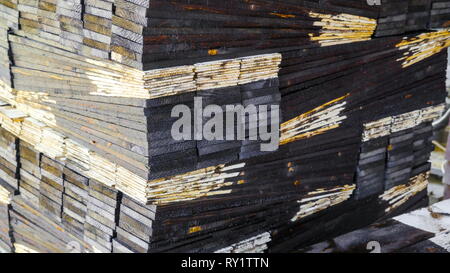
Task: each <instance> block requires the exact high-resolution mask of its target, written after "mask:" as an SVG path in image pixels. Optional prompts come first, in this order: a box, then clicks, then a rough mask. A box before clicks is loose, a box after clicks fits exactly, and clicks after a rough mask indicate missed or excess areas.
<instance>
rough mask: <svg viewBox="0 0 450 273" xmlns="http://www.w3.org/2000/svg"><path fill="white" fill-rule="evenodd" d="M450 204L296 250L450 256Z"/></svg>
mask: <svg viewBox="0 0 450 273" xmlns="http://www.w3.org/2000/svg"><path fill="white" fill-rule="evenodd" d="M449 208H450V202H449V201H448V200H447V201H442V202H439V203H436V204H433V205H432V206H429V207H427V208H422V209H419V210H415V211H412V212H409V213H405V214H402V215H399V216H397V217H395V218H391V219H387V220H383V221H380V222H377V223H374V224H372V225H370V226H368V227H365V228H362V229H358V230H355V231H352V232H349V233H346V234H344V235H340V236H338V237H335V238H332V239H330V240H328V241H326V242H321V243H317V244H314V245H312V246H309V247H307V248H303V249H300V250H298V251H299V252H306V253H343V252H358V253H367V252H371V253H449V252H450V243H449V242H450V241H449V236H450V225H449V224H448V219H449V212H450V211H449Z"/></svg>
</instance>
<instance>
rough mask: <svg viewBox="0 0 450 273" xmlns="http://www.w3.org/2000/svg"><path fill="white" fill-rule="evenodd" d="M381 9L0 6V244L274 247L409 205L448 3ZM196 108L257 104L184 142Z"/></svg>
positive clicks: (22, 1)
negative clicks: (273, 133) (214, 132)
mask: <svg viewBox="0 0 450 273" xmlns="http://www.w3.org/2000/svg"><path fill="white" fill-rule="evenodd" d="M382 2H383V3H382V5H381V6H369V5H368V4H367V1H357V0H353V1H348V0H346V1H344V0H342V1H341V0H339V1H336V0H335V1H319V2H317V1H291V0H277V1H265V0H250V1H245V2H242V1H237V0H233V1H227V2H223V1H215V0H214V1H211V0H209V1H195V3H192V2H191V1H185V0H175V1H171V2H167V1H151V2H150V1H146V0H111V1H110V0H86V1H78V0H18V1H16V2H15V1H9V0H4V1H2V2H0V21H1V22H5V23H4V24H2V25H1V26H0V38H1V41H0V60H2V61H1V65H0V99H1V100H2V101H1V102H0V117H1V120H0V125H1V128H0V179H1V180H0V197H1V198H0V203H1V204H5V209H2V210H1V211H0V212H1V215H0V221H1V222H0V227H2V232H1V233H0V240H1V242H2V243H0V246H1V249H2V250H4V251H16V252H120V253H128V252H221V253H223V252H263V251H266V252H284V251H291V250H296V249H301V248H303V247H306V246H309V245H311V244H314V243H317V242H320V241H322V240H326V239H328V238H331V237H335V236H337V235H339V234H342V233H346V232H349V231H351V230H353V229H356V228H361V227H363V226H365V225H368V224H371V223H373V222H375V221H377V220H379V219H383V218H386V217H391V216H394V215H397V214H399V213H403V212H406V211H409V210H411V209H414V208H418V207H421V206H424V205H426V203H427V196H426V187H427V183H428V171H429V169H430V165H429V163H428V158H429V155H430V152H431V150H432V144H431V141H432V136H433V130H432V125H431V123H432V121H433V120H434V119H436V118H438V117H439V116H440V114H441V113H442V112H443V111H445V108H446V107H445V103H444V102H445V97H446V92H445V75H446V73H445V69H446V67H447V53H446V50H445V49H446V48H447V47H448V46H450V32H449V31H448V30H447V29H445V28H444V29H442V28H443V27H446V22H447V20H450V17H449V16H448V15H447V13H446V10H447V8H446V7H447V5H448V3H447V1H432V0H425V1H409V0H387V1H382ZM436 14H439V16H436ZM436 28H437V29H436ZM199 100H201V103H200V104H201V105H199ZM179 105H183V106H184V109H187V111H190V112H191V113H194V114H192V115H190V117H189V118H188V120H189V121H190V123H191V124H192V128H191V129H192V130H189V131H187V133H186V134H185V137H184V138H183V139H176V138H174V136H173V132H172V128H173V125H174V123H175V122H177V121H178V119H179V118H180V116H176V115H175V116H174V115H173V111H174V109H175V108H176V106H179ZM212 105H215V106H216V108H215V109H220V110H223V111H224V114H231V115H233V117H234V114H235V113H234V112H233V110H227V109H228V108H227V107H228V106H233V107H237V106H242V107H252V106H254V107H255V109H262V108H264V107H265V108H267V109H268V111H267V114H261V113H257V112H255V113H254V114H251V113H250V114H249V115H248V117H246V118H244V119H243V120H242V123H243V125H244V130H243V135H244V137H245V138H244V139H236V134H237V131H238V126H239V124H238V122H235V121H234V120H232V121H233V122H231V123H230V124H226V123H225V119H223V120H221V121H220V122H221V123H222V124H221V125H223V127H224V128H226V130H227V131H226V132H225V133H220V132H219V134H218V135H219V136H215V137H214V138H213V139H206V138H201V137H199V136H198V135H197V133H198V132H199V131H196V130H194V127H195V129H199V128H200V132H203V131H202V130H204V128H206V127H208V126H210V127H211V122H210V121H211V119H210V118H211V117H212V114H211V115H210V116H208V115H201V116H200V117H197V116H195V110H196V108H198V107H200V108H201V109H202V110H203V108H205V107H206V106H212ZM276 116H278V117H279V119H277V118H276ZM261 124H264V125H266V127H269V128H268V129H269V131H270V129H272V130H273V128H277V129H279V134H277V138H276V140H275V144H276V146H277V147H278V148H277V149H275V150H263V149H262V148H261V147H262V146H263V145H264V144H267V142H268V141H269V140H268V139H267V138H263V137H261V133H260V132H261V130H262V128H260V127H259V126H258V125H261ZM270 127H271V128H270ZM230 129H232V130H231V133H230V132H228V130H230ZM258 133H259V134H258ZM344 223H345V225H344Z"/></svg>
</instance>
